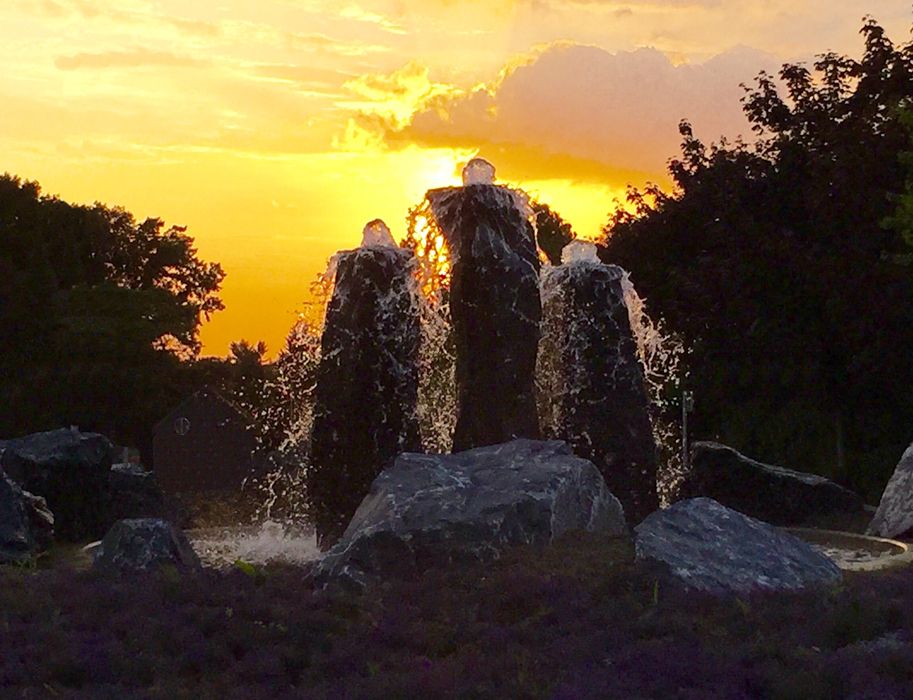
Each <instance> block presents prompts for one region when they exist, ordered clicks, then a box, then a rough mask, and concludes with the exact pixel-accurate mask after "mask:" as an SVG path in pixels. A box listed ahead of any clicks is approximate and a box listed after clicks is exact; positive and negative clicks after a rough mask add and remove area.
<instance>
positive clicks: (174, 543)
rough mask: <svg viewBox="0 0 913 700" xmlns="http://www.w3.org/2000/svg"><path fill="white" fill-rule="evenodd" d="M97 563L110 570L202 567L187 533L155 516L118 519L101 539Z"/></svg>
mask: <svg viewBox="0 0 913 700" xmlns="http://www.w3.org/2000/svg"><path fill="white" fill-rule="evenodd" d="M94 564H95V568H96V569H99V570H101V571H105V572H109V573H136V572H142V571H151V570H154V569H157V568H159V567H161V566H164V565H171V566H174V567H175V568H177V569H178V570H180V571H193V570H195V569H198V568H200V560H199V558H198V557H197V555H196V552H194V551H193V549H192V548H191V546H190V543H189V542H188V541H187V538H186V537H185V536H184V533H182V532H181V531H180V530H177V529H176V528H174V527H173V526H172V525H171V524H170V523H168V522H166V521H164V520H158V519H155V518H140V519H135V520H120V521H118V522H116V523H115V524H114V526H113V527H112V528H111V529H110V530H109V531H108V534H107V535H105V538H104V539H103V540H102V541H101V546H99V548H98V550H97V551H96V553H95V562H94Z"/></svg>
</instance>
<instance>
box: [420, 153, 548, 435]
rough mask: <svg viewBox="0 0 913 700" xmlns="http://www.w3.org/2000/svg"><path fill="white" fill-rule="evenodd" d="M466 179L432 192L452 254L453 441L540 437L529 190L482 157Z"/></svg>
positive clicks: (536, 283)
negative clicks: (497, 175)
mask: <svg viewBox="0 0 913 700" xmlns="http://www.w3.org/2000/svg"><path fill="white" fill-rule="evenodd" d="M463 183H464V186H463V187H449V188H443V189H437V190H431V191H430V192H428V195H427V198H428V201H429V202H430V204H431V210H432V213H433V215H434V218H435V220H436V222H437V224H438V226H439V227H440V229H441V231H442V232H443V234H444V237H445V238H446V240H447V246H448V249H449V253H450V258H451V262H452V272H451V286H450V314H451V322H452V324H453V331H454V336H455V344H456V385H457V396H458V400H457V417H456V427H455V429H454V436H453V450H454V451H455V452H459V451H462V450H467V449H470V448H473V447H481V446H485V445H494V444H498V443H503V442H507V441H508V440H511V439H513V438H517V437H528V438H536V437H538V436H539V425H538V419H537V414H536V395H535V367H536V350H537V345H538V342H539V319H540V316H541V306H540V301H539V291H538V290H539V257H538V254H537V250H536V239H535V232H534V228H533V225H532V223H531V222H530V214H531V212H530V211H528V205H527V204H526V200H525V197H523V196H522V195H521V194H520V193H518V192H516V191H514V190H511V189H509V188H507V187H501V186H498V185H495V184H494V167H492V165H491V164H490V163H488V162H486V161H484V160H482V159H481V158H475V159H473V160H472V161H470V162H469V164H468V165H467V166H466V168H465V169H464V170H463Z"/></svg>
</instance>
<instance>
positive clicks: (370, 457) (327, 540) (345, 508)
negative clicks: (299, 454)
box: [308, 220, 421, 548]
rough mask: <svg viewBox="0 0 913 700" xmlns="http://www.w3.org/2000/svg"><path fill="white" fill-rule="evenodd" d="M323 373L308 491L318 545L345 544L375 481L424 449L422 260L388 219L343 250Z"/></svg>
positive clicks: (326, 330)
mask: <svg viewBox="0 0 913 700" xmlns="http://www.w3.org/2000/svg"><path fill="white" fill-rule="evenodd" d="M335 265H336V273H335V286H334V289H333V295H332V298H331V299H330V303H329V305H328V307H327V314H326V323H325V326H324V330H323V337H322V339H321V361H320V366H319V368H318V370H317V385H316V390H315V405H314V424H313V429H312V432H311V471H310V474H309V478H308V494H309V500H310V501H311V504H312V508H313V511H314V512H313V516H314V521H315V526H316V529H317V538H318V544H320V546H321V547H322V548H326V547H328V546H329V545H332V544H333V542H334V541H335V540H336V539H338V538H339V536H340V535H341V534H342V532H343V531H344V530H345V527H346V525H347V523H348V522H349V520H350V519H351V517H352V514H353V513H354V512H355V510H356V508H358V505H359V503H361V500H362V499H363V498H364V497H365V496H366V495H367V493H368V490H369V487H370V485H371V482H372V480H373V479H374V478H375V477H376V476H377V475H378V474H379V473H380V472H381V471H382V470H383V469H384V468H385V467H386V466H387V465H388V464H389V463H390V462H392V460H393V459H395V458H396V456H397V455H398V454H400V453H401V452H411V451H417V450H418V449H419V448H420V445H421V443H420V439H419V429H418V420H417V417H416V400H417V393H418V349H419V341H420V334H421V331H420V324H419V306H418V296H417V295H418V292H417V288H416V283H415V278H414V266H415V258H414V256H413V254H412V252H411V251H407V250H403V249H401V248H398V247H397V246H396V244H395V242H394V241H393V237H392V236H391V235H390V231H389V229H388V228H387V227H386V225H385V224H384V223H383V222H382V221H379V220H377V221H372V222H371V223H369V224H368V225H367V226H366V227H365V232H364V242H363V243H362V246H361V247H360V248H358V249H356V250H352V251H346V252H342V253H339V254H337V256H336V258H335Z"/></svg>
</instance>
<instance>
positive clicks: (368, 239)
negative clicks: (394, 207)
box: [361, 219, 396, 248]
mask: <svg viewBox="0 0 913 700" xmlns="http://www.w3.org/2000/svg"><path fill="white" fill-rule="evenodd" d="M361 247H362V248H395V247H396V241H394V240H393V234H392V233H390V228H389V227H388V226H387V224H385V223H384V222H383V220H382V219H374V220H373V221H369V222H368V223H367V224H366V225H365V228H364V231H363V232H362V241H361Z"/></svg>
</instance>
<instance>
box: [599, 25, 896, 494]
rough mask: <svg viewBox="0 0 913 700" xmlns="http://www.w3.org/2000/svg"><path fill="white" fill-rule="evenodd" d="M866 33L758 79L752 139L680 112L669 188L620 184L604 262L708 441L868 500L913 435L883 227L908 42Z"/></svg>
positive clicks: (890, 241) (749, 94) (889, 238)
mask: <svg viewBox="0 0 913 700" xmlns="http://www.w3.org/2000/svg"><path fill="white" fill-rule="evenodd" d="M862 34H863V36H864V38H865V50H864V52H863V56H862V58H861V60H859V61H856V60H853V59H851V58H848V57H844V56H839V55H837V54H834V53H828V54H824V55H822V56H820V57H819V58H818V60H817V61H816V62H815V63H814V66H813V70H810V69H809V68H807V67H805V66H804V65H794V64H788V65H785V66H783V69H782V70H781V71H780V75H779V81H777V80H775V79H774V78H773V77H772V76H770V75H768V74H766V73H761V74H760V75H759V76H758V78H757V81H756V84H755V85H754V87H751V88H746V96H745V98H744V100H743V105H744V110H745V113H746V115H747V117H748V119H749V121H750V123H751V125H752V129H753V131H754V133H755V139H756V140H755V142H754V143H752V144H746V143H744V142H742V141H736V142H735V143H729V142H727V141H725V140H723V141H721V142H719V143H717V144H713V145H711V146H709V147H708V146H706V145H705V144H704V143H703V142H701V141H700V140H699V139H698V138H697V137H695V135H694V133H693V131H692V129H691V126H690V124H688V123H687V122H683V123H682V125H681V128H680V131H681V134H682V138H683V141H682V153H681V156H680V157H678V158H676V159H674V160H672V161H670V163H669V172H670V174H671V176H672V178H673V181H674V184H675V188H674V190H673V192H671V193H666V192H662V191H661V190H660V189H659V188H658V187H656V186H655V185H651V186H648V187H647V188H646V189H645V190H643V191H637V190H631V191H630V192H629V202H630V203H631V204H632V208H633V209H634V212H633V213H627V212H616V214H615V216H614V218H613V219H612V221H611V223H610V224H609V225H608V227H607V228H606V230H605V245H606V249H605V255H606V257H607V259H609V260H611V261H612V262H617V263H618V264H620V265H622V266H624V267H625V268H627V269H629V270H631V272H632V278H633V280H634V283H635V285H636V286H637V288H638V289H639V290H640V291H641V293H643V294H644V296H645V297H646V298H647V299H648V301H649V303H650V305H651V308H652V309H654V310H655V311H658V312H659V314H660V315H661V316H663V317H664V318H665V319H666V320H667V322H668V323H669V324H670V325H671V326H672V328H673V329H674V330H676V331H677V332H678V333H680V334H681V336H682V337H683V338H684V340H685V342H686V343H687V344H688V345H689V346H690V347H691V348H692V352H691V354H690V357H689V365H690V380H689V381H690V383H691V385H692V387H693V388H694V389H695V391H696V394H697V399H698V403H697V405H698V416H697V418H698V426H699V430H700V432H701V433H702V434H703V436H705V437H719V438H721V439H723V440H725V441H727V442H730V443H732V444H733V445H734V446H736V447H739V448H741V449H743V450H745V451H747V452H748V453H750V454H754V455H756V456H757V457H759V458H761V459H766V460H770V461H775V462H776V461H779V462H785V463H787V464H790V465H792V466H794V467H796V468H799V469H806V470H812V471H818V472H820V473H824V474H829V475H831V476H835V477H837V478H838V479H840V480H842V481H845V482H847V483H848V484H849V485H851V486H853V487H855V488H857V489H859V490H861V491H864V492H866V493H867V494H868V495H869V496H870V497H873V498H876V497H877V495H878V492H879V490H880V488H881V486H883V484H884V482H885V481H886V479H887V478H888V476H889V475H890V471H891V469H892V468H893V465H894V464H895V463H896V461H897V458H898V456H899V455H900V454H901V452H902V451H903V449H904V447H906V445H907V444H909V442H910V440H911V438H913V396H911V394H910V392H909V390H908V387H909V386H910V384H911V383H913V354H911V353H910V351H909V348H910V347H913V304H911V301H913V279H911V278H910V275H909V269H907V268H904V267H902V266H900V265H898V264H897V263H896V259H897V256H898V255H899V254H902V253H904V252H906V251H907V250H908V249H909V248H908V245H907V243H906V242H905V241H904V231H905V230H907V229H904V228H903V226H902V225H900V221H901V220H903V210H901V215H899V219H895V221H896V222H898V225H897V226H893V227H891V226H889V227H887V228H885V227H884V226H882V225H881V223H882V222H883V221H884V220H885V219H886V218H887V217H888V215H889V214H890V213H891V211H892V208H893V204H892V202H891V201H890V199H889V194H890V193H892V192H896V191H897V190H898V189H899V188H900V186H901V183H902V182H903V180H904V171H903V167H902V164H901V163H900V160H899V154H900V153H901V152H902V151H904V150H909V136H908V133H907V129H906V128H905V126H904V123H903V119H902V118H901V117H900V114H901V109H900V107H901V106H902V105H904V104H905V103H906V102H907V101H908V100H909V99H910V97H911V96H913V48H911V46H910V45H905V46H902V47H899V48H898V47H896V46H894V45H893V44H892V43H891V41H890V40H889V39H888V38H887V37H886V36H885V34H884V31H883V29H882V28H881V27H880V26H879V25H878V24H877V23H876V22H875V21H874V20H872V19H866V20H865V22H864V26H863V28H862ZM901 206H903V200H901Z"/></svg>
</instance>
